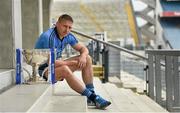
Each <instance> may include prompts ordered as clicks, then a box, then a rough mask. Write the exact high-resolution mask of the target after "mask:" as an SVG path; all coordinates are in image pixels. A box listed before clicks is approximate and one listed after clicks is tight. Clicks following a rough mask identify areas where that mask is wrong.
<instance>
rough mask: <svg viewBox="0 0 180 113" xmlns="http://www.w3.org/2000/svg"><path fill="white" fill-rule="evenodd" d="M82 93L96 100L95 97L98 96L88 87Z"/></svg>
mask: <svg viewBox="0 0 180 113" xmlns="http://www.w3.org/2000/svg"><path fill="white" fill-rule="evenodd" d="M81 94H82V95H84V96H87V98H88V99H90V100H92V101H94V99H95V98H96V95H95V94H94V93H92V92H91V91H90V90H89V89H87V88H86V89H85V90H84V91H83V92H82V93H81Z"/></svg>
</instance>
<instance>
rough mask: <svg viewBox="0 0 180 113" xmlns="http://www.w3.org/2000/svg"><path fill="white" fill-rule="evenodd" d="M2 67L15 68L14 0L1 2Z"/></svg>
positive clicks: (0, 57) (0, 46)
mask: <svg viewBox="0 0 180 113" xmlns="http://www.w3.org/2000/svg"><path fill="white" fill-rule="evenodd" d="M0 7H1V10H0V68H7V69H8V68H13V33H12V0H1V2H0Z"/></svg>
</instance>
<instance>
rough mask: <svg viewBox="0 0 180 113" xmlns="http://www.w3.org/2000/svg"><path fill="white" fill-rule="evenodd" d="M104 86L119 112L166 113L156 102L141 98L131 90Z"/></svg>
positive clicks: (111, 85) (108, 84)
mask: <svg viewBox="0 0 180 113" xmlns="http://www.w3.org/2000/svg"><path fill="white" fill-rule="evenodd" d="M102 86H103V89H104V90H105V91H106V93H107V94H108V96H109V98H110V99H111V102H112V105H113V106H114V107H115V108H116V110H118V112H166V110H165V109H163V108H162V107H161V106H159V105H158V104H157V103H155V102H154V101H150V100H149V99H146V98H141V96H140V95H139V94H137V93H134V92H132V91H131V90H130V89H124V88H117V87H116V86H115V85H114V84H111V83H106V84H103V85H102ZM143 99H145V100H143ZM145 103H147V104H145ZM114 110H115V109H114Z"/></svg>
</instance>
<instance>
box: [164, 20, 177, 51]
mask: <svg viewBox="0 0 180 113" xmlns="http://www.w3.org/2000/svg"><path fill="white" fill-rule="evenodd" d="M161 25H162V27H163V31H164V36H165V38H166V39H167V40H168V41H169V42H170V44H171V45H172V47H173V48H174V49H180V19H179V18H164V19H161Z"/></svg>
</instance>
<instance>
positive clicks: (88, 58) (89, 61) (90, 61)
mask: <svg viewBox="0 0 180 113" xmlns="http://www.w3.org/2000/svg"><path fill="white" fill-rule="evenodd" d="M86 58H87V63H90V64H91V63H92V58H91V56H89V55H88V56H87V57H86Z"/></svg>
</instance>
